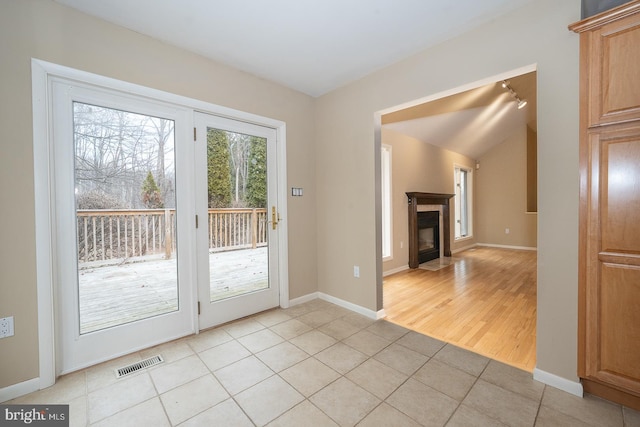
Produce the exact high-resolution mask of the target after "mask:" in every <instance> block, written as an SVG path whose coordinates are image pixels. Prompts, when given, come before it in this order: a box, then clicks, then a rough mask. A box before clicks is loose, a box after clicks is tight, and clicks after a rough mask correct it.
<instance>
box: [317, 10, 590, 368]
mask: <svg viewBox="0 0 640 427" xmlns="http://www.w3.org/2000/svg"><path fill="white" fill-rule="evenodd" d="M579 17H580V0H566V1H562V2H558V1H555V0H533V1H532V2H530V3H528V4H526V5H525V6H523V7H522V8H520V9H518V10H516V11H514V12H512V13H509V14H508V15H506V16H504V17H501V18H498V19H495V20H494V21H492V22H490V23H488V24H486V25H484V26H482V27H481V28H478V29H475V30H472V31H470V32H469V33H467V34H464V35H462V36H460V37H457V38H454V39H452V40H449V41H447V42H444V43H442V44H440V45H438V46H436V47H433V48H431V49H428V50H426V51H424V52H421V53H419V54H417V55H415V56H413V57H411V58H409V59H407V60H405V61H402V62H400V63H397V64H395V65H392V66H390V67H387V68H385V69H383V70H381V71H379V72H376V73H374V74H372V75H370V76H368V77H366V78H363V79H361V80H359V81H357V82H354V83H352V84H350V85H347V86H345V87H343V88H341V89H339V90H336V91H333V92H331V93H329V94H327V95H325V96H323V97H321V98H319V99H318V101H317V113H316V129H317V132H316V135H317V140H316V150H315V153H316V158H317V163H316V172H317V191H318V196H317V206H318V287H319V290H320V291H321V292H325V293H328V294H330V295H333V296H335V297H338V298H342V299H344V300H347V301H350V302H352V303H354V304H358V305H361V306H363V307H366V308H369V309H371V310H378V309H380V308H382V306H381V297H380V295H381V277H380V276H381V271H382V266H381V261H380V255H379V253H380V252H379V251H380V244H379V241H380V239H379V231H377V227H379V224H380V218H379V202H377V200H379V199H378V198H377V197H378V194H377V192H379V181H377V182H378V183H377V184H376V180H379V166H378V162H379V154H378V150H379V147H377V146H376V145H375V144H374V141H375V139H376V135H377V134H378V133H377V130H376V128H375V124H374V123H375V120H374V117H375V113H376V112H378V111H381V110H383V109H387V108H391V107H394V106H396V105H399V104H401V103H404V102H409V101H412V100H415V99H417V98H420V97H428V96H432V95H434V94H438V93H440V92H443V91H447V90H450V89H451V88H457V87H460V86H462V85H466V84H470V83H473V82H477V81H480V80H482V81H483V82H484V81H486V82H488V81H496V79H495V78H493V79H492V80H485V79H490V78H492V77H495V76H497V75H500V74H502V73H506V72H508V71H509V70H516V69H519V68H521V67H524V66H528V65H531V64H536V65H537V73H538V74H537V77H538V82H537V90H538V92H537V93H538V168H539V171H540V173H539V174H538V176H539V182H538V189H539V191H538V193H539V203H538V211H539V214H538V221H539V222H538V230H539V231H538V250H539V252H538V259H539V264H538V335H537V367H538V368H539V369H541V370H544V371H547V372H549V373H552V374H555V375H558V376H561V377H564V378H567V379H570V380H577V374H576V371H577V362H576V359H577V356H576V354H577V250H578V228H577V215H578V168H577V163H578V162H577V158H578V80H579V76H578V56H579V40H578V36H577V35H575V34H573V33H571V32H569V31H568V30H567V25H568V24H570V23H572V22H574V21H577V20H578V19H579ZM514 74H515V73H514ZM518 74H519V73H518ZM504 77H508V76H504ZM376 169H377V171H376ZM354 264H357V265H359V266H360V278H354V277H353V267H352V266H353V265H354Z"/></svg>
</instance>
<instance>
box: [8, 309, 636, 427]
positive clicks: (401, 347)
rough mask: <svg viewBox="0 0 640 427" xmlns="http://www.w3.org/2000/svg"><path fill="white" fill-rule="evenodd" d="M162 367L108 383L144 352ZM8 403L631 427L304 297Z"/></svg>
mask: <svg viewBox="0 0 640 427" xmlns="http://www.w3.org/2000/svg"><path fill="white" fill-rule="evenodd" d="M158 353H159V354H162V356H163V357H164V359H165V363H163V364H161V365H158V366H155V367H153V368H150V369H148V370H144V371H142V372H138V373H136V374H134V375H132V376H129V377H125V378H123V379H116V378H115V374H114V368H116V367H119V366H123V365H126V364H128V363H131V362H132V361H136V360H141V359H143V358H146V357H149V356H151V355H153V354H158ZM10 403H43V404H46V403H51V404H53V403H68V404H70V411H71V425H72V426H85V425H91V426H118V427H120V426H137V427H139V426H153V427H158V426H170V425H171V426H176V425H180V426H214V425H215V426H225V427H226V426H264V425H267V426H295V427H298V426H313V427H316V426H336V425H340V426H353V425H359V426H376V427H379V426H420V425H423V426H444V425H446V426H464V427H467V426H492V427H493V426H534V425H535V426H597V427H601V426H616V427H623V426H625V427H628V426H640V412H638V411H634V410H631V409H628V408H624V407H621V406H620V405H616V404H613V403H610V402H607V401H604V400H601V399H598V398H596V397H592V396H586V397H585V398H578V397H576V396H572V395H570V394H567V393H565V392H562V391H560V390H557V389H554V388H552V387H549V386H545V385H544V384H541V383H539V382H536V381H534V380H533V379H532V378H531V374H529V373H527V372H524V371H520V370H518V369H515V368H512V367H510V366H507V365H504V364H502V363H499V362H496V361H492V360H489V359H487V358H485V357H483V356H479V355H477V354H474V353H471V352H468V351H466V350H462V349H460V348H457V347H454V346H452V345H449V344H445V343H443V342H440V341H437V340H435V339H432V338H429V337H426V336H424V335H420V334H418V333H416V332H412V331H409V330H407V329H404V328H402V327H399V326H397V325H394V324H392V323H389V322H386V321H384V320H379V321H377V322H374V321H372V320H370V319H367V318H365V317H363V316H360V315H358V314H354V313H352V312H350V311H348V310H345V309H343V308H341V307H337V306H335V305H332V304H330V303H327V302H325V301H321V300H314V301H311V302H308V303H305V304H301V305H297V306H294V307H291V308H289V309H286V310H281V309H276V310H271V311H268V312H265V313H261V314H258V315H255V316H253V317H250V318H248V319H243V320H239V321H237V322H233V323H230V324H227V325H224V326H221V327H218V328H215V329H212V330H209V331H206V332H203V333H201V334H199V335H196V336H191V337H186V338H183V339H180V340H177V341H174V342H171V343H167V344H163V345H161V346H158V347H155V348H152V349H148V350H144V351H141V352H138V353H134V354H131V355H128V356H125V357H122V358H120V359H117V360H113V361H110V362H107V363H103V364H101V365H97V366H94V367H91V368H87V369H85V370H83V371H80V372H76V373H72V374H69V375H66V376H64V377H61V378H59V380H58V382H57V383H56V385H54V386H53V387H50V388H48V389H45V390H41V391H38V392H35V393H32V394H30V395H27V396H23V397H21V398H18V399H15V400H13V401H12V402H10Z"/></svg>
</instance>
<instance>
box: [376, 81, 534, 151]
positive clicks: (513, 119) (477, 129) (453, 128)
mask: <svg viewBox="0 0 640 427" xmlns="http://www.w3.org/2000/svg"><path fill="white" fill-rule="evenodd" d="M507 82H508V83H509V86H510V87H511V88H512V89H513V90H514V91H515V93H516V94H517V95H518V97H519V98H520V99H523V100H526V101H527V105H526V106H525V107H524V108H522V109H518V107H517V103H516V100H515V98H514V97H513V96H512V95H511V94H510V93H509V91H508V90H506V89H505V88H503V87H502V82H501V81H500V82H495V83H491V84H488V85H485V86H482V87H479V88H476V89H472V90H468V91H465V92H461V93H458V94H456V95H452V96H448V97H445V98H441V99H437V100H435V101H431V102H427V103H424V104H419V105H416V106H413V107H410V108H406V109H402V110H399V111H396V112H393V113H389V114H386V115H384V116H382V124H383V126H384V127H386V128H388V129H391V130H394V131H396V132H399V133H402V134H404V135H408V136H411V137H413V138H416V139H418V140H420V141H423V142H425V143H429V144H432V145H436V146H439V147H442V148H446V149H447V150H451V151H455V152H456V153H461V154H464V155H466V156H468V157H471V158H472V159H477V158H479V157H480V156H481V155H482V154H484V153H486V152H487V151H489V150H490V149H491V148H493V147H494V146H495V145H497V144H499V143H501V142H503V141H504V140H505V139H506V138H507V137H508V136H509V135H510V134H512V133H513V132H515V131H516V130H518V129H519V128H520V129H521V128H523V127H524V126H525V125H526V126H529V127H530V128H531V129H533V130H536V129H537V115H536V114H537V113H536V111H537V97H536V73H535V72H531V73H527V74H522V75H520V76H516V77H513V78H510V79H509V80H508V81H507Z"/></svg>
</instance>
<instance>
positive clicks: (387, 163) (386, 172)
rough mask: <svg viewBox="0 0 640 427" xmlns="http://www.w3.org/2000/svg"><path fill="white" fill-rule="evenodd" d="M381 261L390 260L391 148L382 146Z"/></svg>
mask: <svg viewBox="0 0 640 427" xmlns="http://www.w3.org/2000/svg"><path fill="white" fill-rule="evenodd" d="M380 158H381V162H382V168H381V177H382V260H383V261H386V260H389V259H391V258H392V256H393V253H392V249H391V241H392V238H391V230H392V226H391V146H390V145H382V152H381V156H380Z"/></svg>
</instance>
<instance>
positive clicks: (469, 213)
mask: <svg viewBox="0 0 640 427" xmlns="http://www.w3.org/2000/svg"><path fill="white" fill-rule="evenodd" d="M525 101H526V102H525ZM536 104H537V100H536V71H535V66H530V67H525V68H523V69H519V70H516V71H513V72H509V73H505V74H502V75H498V76H494V77H492V78H488V79H485V80H483V81H481V82H477V83H474V84H470V85H467V86H465V87H464V88H462V89H459V90H455V89H454V90H450V91H447V92H446V93H443V94H439V95H434V96H431V97H429V98H423V99H420V100H417V101H415V102H412V103H409V104H405V105H403V106H400V107H397V108H391V109H388V110H385V111H384V112H381V113H380V114H381V118H380V121H381V136H380V142H381V143H382V144H385V145H387V146H390V147H392V149H393V151H394V157H393V164H392V166H391V177H392V182H393V188H392V189H391V192H392V193H393V194H395V195H396V196H397V195H398V194H405V193H407V192H424V193H448V194H452V195H461V196H460V197H462V196H464V202H465V204H464V206H465V207H466V209H465V210H464V212H457V211H456V210H460V209H461V206H462V203H460V201H458V200H456V203H452V207H451V215H450V224H448V225H449V227H448V230H447V233H450V236H448V237H449V238H450V241H451V252H452V254H451V257H450V258H447V260H446V262H441V263H439V265H438V266H437V267H438V268H433V269H430V268H420V267H418V266H413V267H414V268H410V265H409V264H411V263H410V259H411V258H410V255H409V248H410V244H407V243H408V241H410V236H409V230H408V226H407V221H406V219H405V218H406V215H407V209H408V206H407V204H408V201H407V198H406V197H403V198H401V197H395V198H394V203H393V206H392V213H393V215H392V217H393V218H396V219H395V220H394V221H393V223H392V224H390V225H389V226H390V227H391V229H392V230H393V242H392V250H393V252H394V258H393V259H392V260H384V261H383V260H380V264H381V266H382V272H383V279H382V285H381V287H380V288H379V293H380V294H381V295H382V307H383V308H384V310H385V313H386V315H387V320H390V321H392V322H395V323H398V324H400V325H402V326H405V327H408V328H410V329H413V330H416V331H418V332H421V333H424V334H426V335H430V336H433V337H434V338H438V339H441V340H444V341H446V342H449V343H452V344H454V345H458V346H460V347H463V348H466V349H468V350H471V351H474V352H477V353H480V354H482V355H485V356H488V357H490V358H493V359H496V360H499V361H501V362H504V363H507V364H510V365H512V366H516V367H519V368H521V369H525V370H528V371H532V370H533V368H534V367H535V346H536V340H535V326H536V308H537V299H536V290H537V289H536V288H537V279H536V271H537V252H536V250H537V203H536V201H537V183H536V181H537V117H536V108H537V107H536ZM462 170H464V172H465V174H464V178H465V179H464V180H461V179H455V178H456V177H459V175H460V173H459V171H462ZM463 182H464V183H465V184H466V185H465V186H464V188H459V187H460V186H461V185H462V183H463ZM471 182H473V185H470V183H471ZM382 184H383V185H384V183H382ZM462 220H464V224H462ZM459 222H460V223H459ZM383 227H384V225H383ZM425 228H426V227H425ZM424 237H425V238H424V239H422V240H424V241H425V242H427V241H428V242H430V241H431V240H432V236H431V235H425V236H424ZM441 238H442V237H441ZM418 240H420V239H418ZM416 267H417V268H416ZM402 295H404V296H402ZM436 295H439V296H441V297H442V298H441V299H440V300H437V298H438V297H437V296H436ZM503 297H507V298H506V299H505V298H503ZM511 297H513V299H512V300H509V298H511ZM420 298H422V299H423V300H422V301H420ZM425 298H427V299H425ZM436 301H437V302H436ZM452 313H453V315H452ZM448 316H449V317H448ZM439 318H440V320H438V319H439ZM439 322H441V323H442V324H446V325H447V327H443V328H439V327H438V326H437V325H438V323H439Z"/></svg>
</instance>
